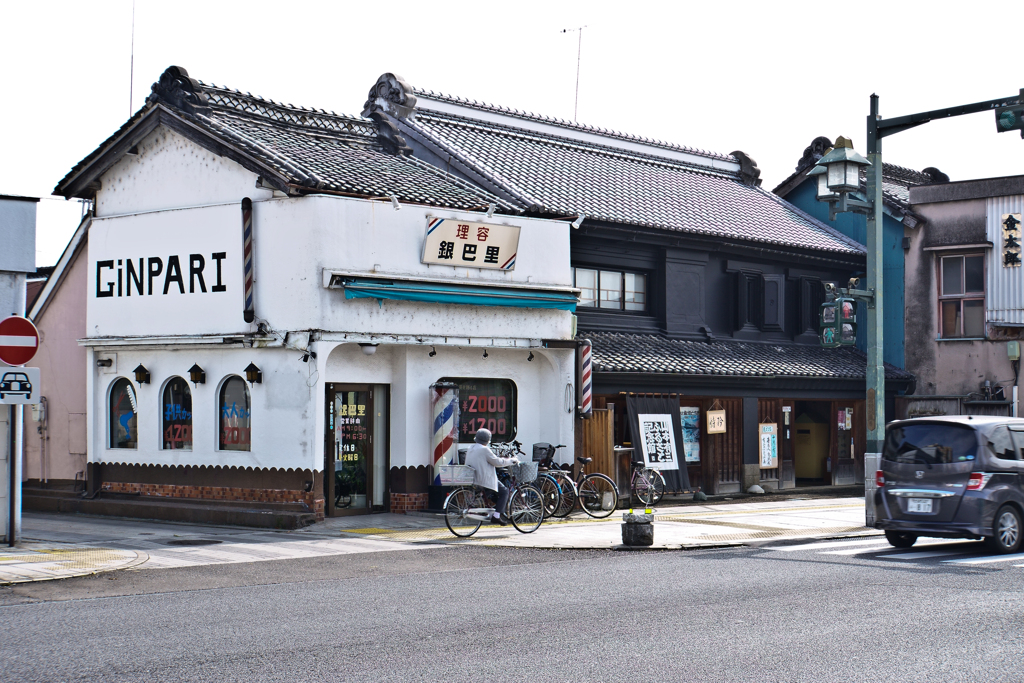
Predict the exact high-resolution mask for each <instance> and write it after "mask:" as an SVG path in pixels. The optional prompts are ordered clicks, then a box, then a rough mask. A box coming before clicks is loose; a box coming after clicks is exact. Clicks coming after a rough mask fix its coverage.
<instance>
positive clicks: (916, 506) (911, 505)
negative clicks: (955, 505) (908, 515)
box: [907, 498, 932, 512]
mask: <svg viewBox="0 0 1024 683" xmlns="http://www.w3.org/2000/svg"><path fill="white" fill-rule="evenodd" d="M931 511H932V499H931V498H911V499H910V500H908V501H907V512H931Z"/></svg>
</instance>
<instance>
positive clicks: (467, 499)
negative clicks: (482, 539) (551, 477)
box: [444, 463, 544, 538]
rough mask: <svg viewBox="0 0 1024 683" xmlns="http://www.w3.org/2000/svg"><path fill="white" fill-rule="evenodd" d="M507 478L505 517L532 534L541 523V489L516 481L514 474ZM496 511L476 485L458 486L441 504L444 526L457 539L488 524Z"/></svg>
mask: <svg viewBox="0 0 1024 683" xmlns="http://www.w3.org/2000/svg"><path fill="white" fill-rule="evenodd" d="M531 464H532V463H531ZM463 467H464V465H463ZM511 467H515V465H512V466H511ZM502 469H505V468H502ZM509 477H510V481H511V484H512V485H511V486H510V487H509V494H508V502H507V503H506V505H505V510H504V512H505V516H506V517H507V518H508V519H509V521H510V522H512V526H513V527H515V529H516V531H518V532H520V533H523V534H529V533H533V532H534V531H536V530H537V528H538V527H540V525H541V522H543V521H544V501H543V498H542V497H541V493H540V490H539V489H538V488H537V487H536V486H534V485H533V484H529V483H520V482H519V481H517V478H516V474H515V472H510V473H509ZM495 512H496V508H494V507H493V506H488V505H487V501H486V500H485V499H484V493H483V489H481V488H480V487H479V486H476V485H473V486H460V487H459V488H457V489H455V490H454V491H452V492H451V493H449V494H448V497H447V498H445V501H444V523H445V525H446V526H447V527H448V530H449V531H451V532H452V533H453V534H455V535H456V536H459V537H460V538H468V537H470V536H472V535H473V534H475V533H476V532H477V530H478V529H479V528H480V525H481V524H483V523H484V522H490V520H491V516H492V515H493V514H494V513H495Z"/></svg>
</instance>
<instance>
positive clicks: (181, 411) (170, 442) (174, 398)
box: [160, 377, 192, 450]
mask: <svg viewBox="0 0 1024 683" xmlns="http://www.w3.org/2000/svg"><path fill="white" fill-rule="evenodd" d="M160 408H161V411H162V414H163V417H162V419H163V444H164V446H163V447H164V448H165V449H185V450H192V392H191V391H190V390H189V388H188V382H186V381H185V380H183V379H182V378H181V377H173V378H171V380H170V381H169V382H167V384H166V385H165V386H164V396H163V403H162V405H161V406H160Z"/></svg>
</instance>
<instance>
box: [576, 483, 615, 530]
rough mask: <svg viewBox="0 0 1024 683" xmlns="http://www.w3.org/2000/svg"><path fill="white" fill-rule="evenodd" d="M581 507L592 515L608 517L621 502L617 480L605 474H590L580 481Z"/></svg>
mask: <svg viewBox="0 0 1024 683" xmlns="http://www.w3.org/2000/svg"><path fill="white" fill-rule="evenodd" d="M579 499H580V507H581V508H583V511H584V512H586V513H587V514H588V515H590V516H591V517H597V518H599V519H600V518H602V517H607V516H608V515H610V514H612V513H613V512H615V508H616V506H617V505H618V503H619V490H618V489H617V488H615V482H613V481H612V480H611V479H609V478H608V477H606V476H605V475H603V474H588V475H587V476H585V477H583V481H581V482H580V490H579Z"/></svg>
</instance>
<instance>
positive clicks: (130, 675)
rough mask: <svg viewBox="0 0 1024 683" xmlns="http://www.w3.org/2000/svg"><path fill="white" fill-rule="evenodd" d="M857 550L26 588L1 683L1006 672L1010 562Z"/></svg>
mask: <svg viewBox="0 0 1024 683" xmlns="http://www.w3.org/2000/svg"><path fill="white" fill-rule="evenodd" d="M857 544H861V545H857ZM869 544H870V541H868V543H867V544H865V542H864V541H863V540H859V541H850V542H841V543H839V544H832V545H817V544H810V545H808V544H804V546H806V547H800V548H797V549H796V550H792V549H790V550H778V549H769V548H766V547H762V548H754V547H745V548H733V549H725V550H702V551H689V552H686V551H661V552H609V551H546V550H523V549H510V548H480V547H466V546H463V547H459V546H456V547H445V548H432V549H418V550H409V551H397V552H384V553H372V554H358V555H346V556H340V557H320V558H310V559H305V560H287V561H270V562H259V563H249V564H232V565H215V566H205V567H194V568H182V569H163V570H145V569H143V570H139V571H127V572H116V573H112V574H107V575H99V576H94V577H86V578H80V579H69V580H65V581H55V582H46V583H39V584H26V585H20V586H15V587H13V588H3V589H0V623H2V624H3V628H2V632H0V634H2V635H0V661H2V662H3V664H2V667H0V679H2V680H3V681H19V682H28V681H68V680H75V681H128V680H131V681H218V682H220V681H243V680H244V681H247V682H255V681H332V682H333V681H359V682H366V681H569V680H572V681H613V680H614V681H647V680H651V681H821V682H826V681H837V682H838V681H900V682H901V683H906V682H908V681H926V680H927V681H972V682H974V681H982V680H983V681H1020V680H1024V660H1022V659H1021V652H1022V647H1021V646H1022V641H1024V617H1022V614H1024V595H1022V593H1021V590H1020V586H1021V579H1022V578H1024V567H1016V566H1014V565H1015V564H1021V563H1024V559H1019V560H1017V561H1016V562H993V563H985V564H979V565H970V564H963V563H955V564H951V563H949V562H948V561H946V560H947V559H948V557H955V558H958V559H962V558H963V557H966V558H967V559H968V560H970V559H971V558H972V557H975V556H976V557H978V558H982V559H984V558H985V557H986V556H987V553H985V552H984V551H983V550H982V549H981V548H980V547H979V546H977V545H968V546H964V545H958V546H944V545H932V546H927V547H922V548H921V549H919V550H917V551H915V552H920V553H922V557H921V559H919V560H916V561H915V560H914V559H913V558H908V557H902V558H901V557H896V558H895V559H886V558H887V557H888V556H895V555H898V554H899V553H900V551H894V550H891V549H888V548H885V549H883V548H873V549H872V552H861V550H859V549H863V546H865V545H869ZM790 548H792V546H790ZM949 548H952V550H948V549H949ZM835 553H847V554H835ZM850 553H857V554H850ZM956 553H960V554H956ZM963 553H966V556H965V555H963Z"/></svg>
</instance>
